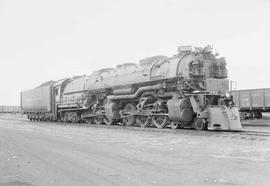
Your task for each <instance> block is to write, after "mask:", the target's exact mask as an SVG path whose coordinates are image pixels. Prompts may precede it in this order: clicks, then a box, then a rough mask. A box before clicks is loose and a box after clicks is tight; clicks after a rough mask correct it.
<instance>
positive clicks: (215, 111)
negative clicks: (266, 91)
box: [21, 46, 241, 130]
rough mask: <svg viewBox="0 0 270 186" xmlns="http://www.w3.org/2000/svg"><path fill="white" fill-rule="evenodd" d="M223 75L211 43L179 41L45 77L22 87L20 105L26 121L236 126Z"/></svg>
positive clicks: (223, 67) (223, 68)
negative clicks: (109, 64)
mask: <svg viewBox="0 0 270 186" xmlns="http://www.w3.org/2000/svg"><path fill="white" fill-rule="evenodd" d="M227 76H228V75H227V68H226V61H225V59H224V58H223V57H218V55H217V54H214V53H213V52H212V48H211V47H210V46H207V47H204V48H201V47H191V46H181V47H179V48H178V53H177V54H176V55H174V56H172V57H166V56H154V57H149V58H146V59H143V60H141V61H139V64H135V63H124V64H121V65H117V66H116V68H104V69H101V70H98V71H95V72H93V73H92V74H91V75H87V76H86V75H84V76H76V77H71V78H65V79H61V80H58V81H48V82H46V83H43V84H42V85H40V86H39V87H37V88H34V89H31V90H28V91H23V92H21V107H22V110H23V111H24V113H25V114H27V116H28V118H29V119H30V120H31V121H63V122H74V123H76V122H86V123H95V124H97V125H101V124H106V125H113V124H119V125H125V126H134V125H137V126H141V127H149V126H155V127H157V128H165V127H169V126H170V127H171V128H172V129H177V128H185V127H189V128H194V129H196V130H206V129H208V130H240V129H241V123H240V120H239V113H238V109H237V107H235V106H234V105H233V104H232V100H231V99H230V98H228V97H226V92H227V90H228V87H229V86H228V84H229V82H228V79H227Z"/></svg>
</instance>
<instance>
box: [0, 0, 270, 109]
mask: <svg viewBox="0 0 270 186" xmlns="http://www.w3.org/2000/svg"><path fill="white" fill-rule="evenodd" d="M207 44H211V45H213V46H214V50H216V51H218V52H219V54H220V55H222V56H224V57H225V58H226V59H227V63H228V67H229V78H230V79H231V80H233V81H237V88H238V89H244V88H264V87H269V88H270V1H269V0H237V1H235V0H223V1H221V0H203V1H202V0H133V1H131V0H81V1H80V0H76V1H75V0H74V1H70V0H43V1H41V0H23V1H22V0H0V65H1V66H0V87H1V89H0V105H1V104H7V105H19V103H20V91H21V90H25V89H31V88H34V87H36V86H38V85H39V84H41V83H43V82H45V81H47V80H57V79H61V78H63V77H70V76H73V75H81V74H91V72H92V71H94V70H98V69H99V68H104V67H115V66H116V65H117V64H121V63H125V62H138V60H140V59H143V58H146V57H150V56H153V55H167V56H171V55H173V54H175V53H176V50H177V47H178V46H180V45H197V46H205V45H207Z"/></svg>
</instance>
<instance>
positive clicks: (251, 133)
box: [0, 118, 270, 140]
mask: <svg viewBox="0 0 270 186" xmlns="http://www.w3.org/2000/svg"><path fill="white" fill-rule="evenodd" d="M0 119H1V120H14V121H20V122H25V123H32V124H34V123H36V124H37V125H39V124H46V125H65V126H75V127H87V128H88V127H91V128H106V129H114V130H127V131H138V132H151V133H161V134H175V135H195V136H208V137H231V138H235V139H237V138H239V139H251V140H254V139H259V140H266V139H267V138H270V131H259V130H252V129H250V128H252V127H249V129H246V128H244V129H243V130H242V131H196V130H193V129H188V128H185V129H177V130H173V129H171V128H164V129H158V128H155V127H147V128H141V127H138V126H122V125H96V124H86V123H63V122H31V121H28V120H20V119H12V118H0Z"/></svg>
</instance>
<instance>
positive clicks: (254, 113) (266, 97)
mask: <svg viewBox="0 0 270 186" xmlns="http://www.w3.org/2000/svg"><path fill="white" fill-rule="evenodd" d="M230 94H231V96H232V97H233V101H234V103H235V104H236V105H237V106H238V108H239V111H240V115H241V119H254V118H256V119H260V118H262V112H270V88H265V89H246V90H234V91H231V92H230Z"/></svg>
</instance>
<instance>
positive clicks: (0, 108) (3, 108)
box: [0, 105, 21, 113]
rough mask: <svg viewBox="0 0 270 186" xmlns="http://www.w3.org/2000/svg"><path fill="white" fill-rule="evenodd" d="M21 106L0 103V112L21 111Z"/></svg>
mask: <svg viewBox="0 0 270 186" xmlns="http://www.w3.org/2000/svg"><path fill="white" fill-rule="evenodd" d="M20 112H21V108H20V107H19V106H9V105H0V113H20Z"/></svg>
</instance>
